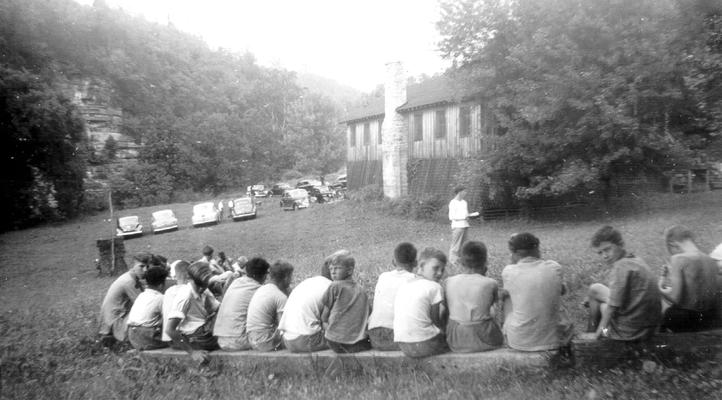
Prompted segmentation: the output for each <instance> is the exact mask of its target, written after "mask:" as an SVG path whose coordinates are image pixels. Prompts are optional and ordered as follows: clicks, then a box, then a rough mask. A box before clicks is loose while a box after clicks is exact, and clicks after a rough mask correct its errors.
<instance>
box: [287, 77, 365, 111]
mask: <svg viewBox="0 0 722 400" xmlns="http://www.w3.org/2000/svg"><path fill="white" fill-rule="evenodd" d="M296 83H297V84H298V85H299V86H301V87H306V88H308V90H309V91H311V92H314V93H319V94H322V95H324V96H327V97H329V98H330V99H332V100H333V101H334V102H335V103H336V104H337V105H338V106H339V107H341V109H343V110H344V112H345V111H346V110H347V109H348V107H349V105H351V104H354V103H356V102H358V101H359V99H361V97H362V96H363V92H361V91H360V90H357V89H354V88H352V87H351V86H348V85H344V84H342V83H339V82H337V81H335V80H333V79H330V78H326V77H323V76H320V75H316V74H312V73H309V72H296Z"/></svg>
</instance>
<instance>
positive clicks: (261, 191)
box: [246, 184, 271, 197]
mask: <svg viewBox="0 0 722 400" xmlns="http://www.w3.org/2000/svg"><path fill="white" fill-rule="evenodd" d="M246 194H247V195H248V196H255V197H269V196H270V195H271V191H270V190H268V189H267V188H266V186H265V185H263V184H258V185H253V186H249V187H248V188H247V190H246Z"/></svg>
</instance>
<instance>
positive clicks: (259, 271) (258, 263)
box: [246, 257, 271, 283]
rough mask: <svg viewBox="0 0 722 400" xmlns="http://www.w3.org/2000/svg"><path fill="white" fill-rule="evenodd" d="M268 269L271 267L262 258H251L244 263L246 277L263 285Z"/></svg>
mask: <svg viewBox="0 0 722 400" xmlns="http://www.w3.org/2000/svg"><path fill="white" fill-rule="evenodd" d="M269 268H271V266H270V265H269V264H268V261H266V260H265V259H264V258H262V257H253V258H251V259H250V260H248V262H247V263H246V275H248V277H249V278H251V279H254V280H256V281H258V282H259V283H263V282H264V281H265V280H266V276H267V275H268V269H269Z"/></svg>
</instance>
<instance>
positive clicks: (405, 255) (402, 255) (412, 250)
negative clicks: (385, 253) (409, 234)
mask: <svg viewBox="0 0 722 400" xmlns="http://www.w3.org/2000/svg"><path fill="white" fill-rule="evenodd" d="M416 253H417V251H416V247H414V245H413V244H411V243H409V242H403V243H399V244H398V245H397V246H396V248H395V249H394V260H396V263H397V264H403V265H409V264H413V263H414V261H416Z"/></svg>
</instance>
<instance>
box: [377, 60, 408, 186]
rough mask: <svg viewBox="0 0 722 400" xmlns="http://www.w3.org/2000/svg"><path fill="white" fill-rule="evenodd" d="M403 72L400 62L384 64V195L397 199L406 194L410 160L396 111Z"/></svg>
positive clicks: (402, 98) (402, 123)
mask: <svg viewBox="0 0 722 400" xmlns="http://www.w3.org/2000/svg"><path fill="white" fill-rule="evenodd" d="M406 80H407V79H406V73H405V71H404V67H403V65H402V64H401V62H399V61H394V62H390V63H387V64H386V82H385V84H384V103H385V104H384V113H385V117H384V123H383V131H382V133H381V148H382V151H383V182H384V196H386V197H389V198H392V199H393V198H397V197H400V196H403V195H405V194H407V193H408V181H407V177H406V164H407V162H408V160H409V143H408V127H407V124H408V123H407V120H406V118H404V116H403V115H401V114H399V113H397V112H396V109H397V108H399V107H401V106H402V105H404V104H405V103H406Z"/></svg>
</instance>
